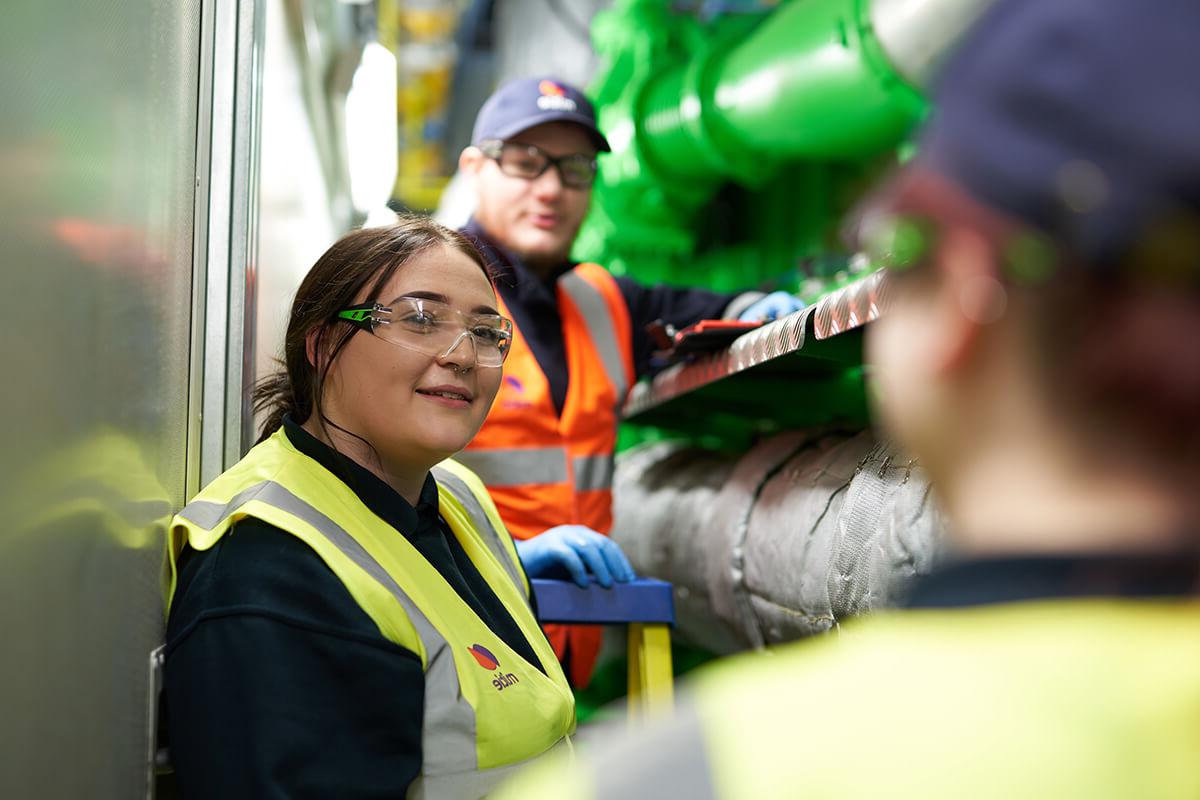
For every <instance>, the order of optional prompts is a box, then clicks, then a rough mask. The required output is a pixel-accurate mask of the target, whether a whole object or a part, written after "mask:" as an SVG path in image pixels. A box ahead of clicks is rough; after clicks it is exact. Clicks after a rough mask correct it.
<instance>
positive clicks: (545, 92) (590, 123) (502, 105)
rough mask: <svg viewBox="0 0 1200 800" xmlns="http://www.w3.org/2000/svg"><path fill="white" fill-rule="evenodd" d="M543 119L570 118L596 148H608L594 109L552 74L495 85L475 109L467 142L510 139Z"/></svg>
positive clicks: (548, 120) (576, 92)
mask: <svg viewBox="0 0 1200 800" xmlns="http://www.w3.org/2000/svg"><path fill="white" fill-rule="evenodd" d="M547 122H573V123H575V124H576V125H579V126H580V127H582V128H583V129H584V130H585V131H587V134H588V136H590V137H591V139H592V141H593V142H594V143H595V145H596V149H597V150H599V151H601V152H604V153H607V152H610V151H611V150H612V148H611V147H609V146H608V140H607V139H605V138H604V134H602V133H601V132H600V129H599V128H597V127H596V111H595V109H594V108H592V104H591V103H590V102H588V99H587V98H586V97H584V96H583V92H581V91H579V90H578V89H576V88H575V87H574V86H571V85H570V84H567V83H563V82H561V81H557V80H555V79H553V78H522V79H519V80H515V81H509V82H508V83H506V84H504V85H503V86H501V87H500V88H499V89H497V90H496V91H495V92H494V93H493V94H492V96H491V97H489V98H488V99H487V102H485V103H484V104H483V108H481V109H479V116H477V117H476V118H475V130H474V132H473V133H472V134H471V142H472V144H480V143H481V142H484V141H487V140H489V139H501V140H503V139H510V138H512V137H513V136H516V135H517V134H518V133H521V132H522V131H526V130H529V129H530V128H532V127H534V126H535V125H543V124H545V123H547Z"/></svg>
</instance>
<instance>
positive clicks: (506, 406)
mask: <svg viewBox="0 0 1200 800" xmlns="http://www.w3.org/2000/svg"><path fill="white" fill-rule="evenodd" d="M471 142H472V145H471V146H470V147H468V148H466V149H465V150H464V151H463V153H462V155H461V156H460V158H459V168H460V170H461V171H462V173H463V174H464V175H465V176H466V178H467V180H468V181H469V183H470V184H471V188H472V191H473V193H474V196H475V200H476V203H477V205H476V210H475V214H474V216H473V217H472V219H471V221H470V222H469V223H468V225H467V226H466V228H465V232H466V233H467V234H468V235H470V236H472V237H473V238H474V239H475V240H476V241H477V242H479V244H480V247H481V249H482V250H483V251H484V253H485V254H487V256H488V258H489V260H490V261H491V262H492V263H493V264H494V266H495V268H496V270H497V276H496V290H497V293H498V295H499V298H500V309H501V313H502V314H504V315H506V316H508V317H511V318H512V320H513V326H514V330H513V344H512V355H511V356H510V357H509V359H508V362H507V363H506V364H505V366H504V382H503V383H502V384H501V386H500V393H499V395H497V397H496V402H495V404H494V405H493V406H492V410H491V412H490V413H489V414H488V418H487V421H486V422H485V423H484V426H483V428H482V429H481V430H480V432H479V435H478V436H476V437H475V439H474V441H472V443H471V445H470V446H469V447H468V448H467V450H466V451H465V452H463V453H462V455H461V456H460V459H461V460H462V462H463V463H464V464H466V465H467V466H469V467H470V468H471V469H473V470H474V471H475V472H476V473H477V474H478V475H479V477H480V478H482V479H483V482H484V483H485V484H486V485H487V487H488V491H489V492H491V495H492V498H493V499H494V500H495V502H496V505H497V507H499V509H500V515H501V517H503V519H504V524H505V525H507V526H508V529H509V530H510V531H512V534H513V536H514V537H516V538H517V539H520V540H524V546H523V549H522V553H521V557H522V559H528V560H527V561H526V563H537V560H538V558H539V555H540V553H541V552H542V551H544V550H547V551H548V550H549V549H550V548H551V547H555V546H556V545H555V543H554V539H553V538H548V537H547V536H546V534H547V533H550V534H553V536H557V537H563V536H566V537H567V538H566V541H570V542H579V543H581V544H587V543H592V544H593V545H595V543H597V542H599V541H601V540H602V537H601V536H600V535H601V534H608V532H609V528H610V527H611V525H612V477H613V453H614V451H615V449H616V445H617V425H618V423H619V421H620V413H621V407H622V406H623V405H624V402H625V396H626V393H627V392H628V391H629V388H630V387H631V386H632V385H633V383H634V381H636V380H637V379H638V378H639V377H641V376H642V375H645V374H646V372H647V371H648V369H649V361H650V354H651V350H652V349H653V341H652V339H651V336H650V334H649V333H647V331H646V326H647V325H649V324H650V323H652V322H655V321H658V320H662V321H664V322H667V323H670V324H671V325H673V326H675V327H676V328H684V327H687V326H688V325H691V324H693V323H695V322H698V321H700V320H703V319H721V318H725V319H738V318H740V319H743V320H755V321H757V320H768V319H774V318H776V317H781V316H784V315H786V314H790V313H791V312H793V311H798V310H799V309H801V308H802V307H803V303H802V302H801V301H800V300H798V299H797V298H795V297H792V296H791V295H790V294H788V293H786V292H774V293H772V294H769V295H765V296H764V295H763V294H762V293H760V292H745V293H742V294H736V295H734V294H718V293H716V292H710V291H705V290H703V289H683V288H677V287H670V286H643V285H641V284H639V283H637V282H636V281H634V280H632V279H631V278H628V277H624V276H622V277H614V276H613V275H610V274H609V272H608V271H607V270H606V269H604V267H602V266H601V265H599V264H586V263H584V264H580V263H577V262H574V261H572V260H571V259H570V252H571V246H572V245H573V244H574V242H575V236H576V234H578V233H579V227H580V225H581V224H582V223H583V219H584V217H585V216H586V215H587V212H588V205H589V203H590V202H591V197H592V184H593V182H594V181H595V179H596V174H597V170H598V164H597V155H598V154H599V153H602V152H607V151H608V150H609V144H608V141H607V140H606V139H605V138H604V135H603V134H602V133H601V132H600V130H599V129H598V128H597V127H596V116H595V112H594V111H593V109H592V105H591V103H589V102H588V100H587V98H586V97H584V96H583V93H582V92H580V91H579V90H578V89H576V88H575V87H573V86H570V85H568V84H565V83H562V82H560V81H557V80H554V79H551V78H543V79H536V78H532V79H523V80H516V81H510V82H509V83H506V84H504V85H503V86H501V87H500V88H499V89H497V90H496V92H495V93H494V94H493V95H492V96H491V97H490V98H488V100H487V102H486V103H484V105H483V107H482V108H481V109H480V111H479V115H478V117H477V119H476V121H475V128H474V131H473V133H472V138H471ZM610 544H611V543H610ZM596 574H597V577H598V578H599V580H600V583H601V584H602V585H609V584H610V583H611V581H609V580H607V578H608V576H607V575H606V574H605V573H603V572H599V571H597V573H596ZM630 577H632V575H631V574H630ZM613 578H614V579H615V580H624V579H625V578H623V577H622V576H621V575H620V574H619V573H614V575H613ZM546 633H547V635H548V636H549V637H550V641H551V643H553V645H554V649H555V652H556V653H557V654H558V656H559V658H560V659H562V660H563V664H564V665H565V666H566V668H567V676H568V678H570V680H571V683H572V685H573V686H575V687H578V688H582V687H585V686H586V685H587V684H588V681H589V678H590V676H591V672H592V667H593V664H594V663H595V660H596V654H597V652H598V650H599V646H600V636H601V630H600V628H599V627H598V626H595V625H582V626H563V625H548V626H546Z"/></svg>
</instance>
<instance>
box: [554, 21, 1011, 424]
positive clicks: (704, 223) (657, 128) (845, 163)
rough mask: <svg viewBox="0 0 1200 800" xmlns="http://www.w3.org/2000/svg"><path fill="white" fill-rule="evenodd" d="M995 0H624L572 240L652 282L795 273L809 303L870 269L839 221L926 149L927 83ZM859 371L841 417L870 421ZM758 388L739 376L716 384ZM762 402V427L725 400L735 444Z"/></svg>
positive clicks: (605, 31)
mask: <svg viewBox="0 0 1200 800" xmlns="http://www.w3.org/2000/svg"><path fill="white" fill-rule="evenodd" d="M987 5H988V0H783V1H782V2H778V3H763V2H757V3H756V2H753V0H749V1H748V0H742V1H741V2H735V1H734V0H726V2H724V3H719V4H718V3H714V2H704V3H700V4H699V8H697V9H693V10H691V11H689V10H687V9H681V8H680V7H679V5H678V4H671V3H670V2H668V0H617V1H616V2H615V3H614V5H613V7H612V8H611V9H609V10H607V11H604V12H601V13H600V14H598V15H597V16H596V18H595V19H594V21H593V25H592V38H593V42H594V46H595V49H596V52H597V53H598V55H599V56H600V57H601V67H600V70H599V71H598V73H597V75H596V76H595V78H594V80H593V82H592V86H591V92H590V93H591V95H592V97H593V99H594V100H595V101H596V105H597V109H598V113H599V117H600V126H601V128H602V129H603V130H604V131H605V133H606V135H607V136H608V139H609V141H610V142H611V144H612V146H613V152H612V153H611V154H609V155H606V156H603V157H602V161H601V171H600V178H599V181H598V183H597V185H596V189H595V192H594V199H593V205H592V213H591V214H590V215H589V217H588V220H587V222H586V223H585V226H584V229H583V230H582V232H581V235H580V237H579V239H578V241H577V244H576V250H575V253H574V255H575V257H577V258H579V259H581V260H590V261H596V262H599V263H601V264H604V265H606V266H608V267H609V268H610V269H611V270H612V271H613V272H615V273H616V274H629V275H632V276H634V277H636V278H638V279H639V280H642V281H644V282H651V283H652V282H666V283H674V284H682V285H687V284H691V285H704V286H707V287H710V288H713V289H717V290H723V291H733V290H737V289H746V288H758V289H767V290H770V289H786V290H789V291H793V292H798V293H799V294H800V295H801V296H802V297H804V298H805V300H806V301H808V302H809V303H812V302H814V301H816V300H817V299H818V298H820V297H821V296H823V295H825V294H827V293H828V292H830V291H832V290H834V289H836V288H838V287H839V286H841V285H842V284H845V283H847V282H850V281H852V280H854V279H856V278H858V277H861V275H860V274H856V272H857V273H861V271H862V269H863V268H865V267H869V265H863V264H861V263H860V262H857V261H854V260H853V259H851V258H850V255H851V254H850V252H849V249H848V248H847V247H846V245H845V244H844V243H843V242H842V241H841V240H840V236H839V234H840V230H839V227H840V222H841V220H842V219H843V218H844V216H845V214H846V211H847V210H848V209H849V208H851V207H852V205H853V203H854V201H855V200H856V199H857V198H858V197H859V196H860V195H861V193H862V190H863V189H864V188H866V186H868V185H869V184H870V182H871V181H872V180H874V179H876V178H878V177H879V176H880V175H881V174H882V173H883V172H884V171H886V169H887V168H889V167H890V166H892V165H894V164H895V163H896V162H897V160H898V159H900V158H902V157H903V155H904V154H905V152H906V151H907V150H908V149H911V147H910V144H909V143H910V134H911V132H912V131H913V130H914V128H915V126H916V124H917V123H918V122H919V121H920V120H921V119H922V118H923V116H924V115H925V114H926V113H927V111H928V104H927V102H926V100H925V98H924V96H923V95H922V92H921V87H923V86H924V85H926V84H927V83H928V80H929V76H930V74H931V73H932V71H933V70H934V68H935V67H936V66H937V64H938V62H939V61H940V58H941V56H943V55H944V54H945V53H946V52H947V51H948V50H949V49H950V48H951V47H952V46H953V43H954V42H955V41H956V40H957V39H958V38H959V37H960V36H961V34H962V32H963V31H964V30H965V29H966V28H967V27H968V26H969V25H970V24H971V23H972V22H973V21H974V20H975V19H976V18H977V17H978V16H979V14H980V13H982V11H983V10H984V9H985V8H986V7H987ZM855 267H857V269H855ZM851 361H853V359H851ZM860 373H861V370H858V369H856V365H854V366H851V367H850V369H849V371H848V372H846V373H845V374H843V375H841V376H838V377H837V378H835V379H834V381H833V383H832V384H828V385H830V386H835V387H836V388H835V389H833V390H831V393H828V394H829V397H828V402H825V403H824V405H825V406H827V407H828V412H829V413H828V414H826V416H829V417H836V416H838V415H839V414H840V415H841V417H842V418H849V419H853V420H860V421H861V420H862V417H863V415H864V413H865V404H864V403H863V402H862V401H861V397H862V391H861V381H860V378H859V375H860ZM775 378H776V381H777V382H778V379H779V376H778V375H776V376H775ZM740 381H741V379H739V382H740ZM848 384H849V385H850V388H849V389H847V385H848ZM746 388H747V387H745V386H742V385H735V386H730V385H728V382H726V385H725V386H724V387H723V388H722V389H721V390H720V392H717V393H716V394H715V396H713V397H711V398H706V399H712V400H716V401H717V402H716V404H715V405H720V401H721V399H722V398H724V397H728V396H730V394H731V393H733V394H737V393H741V394H746V393H747V392H746V391H745V389H746ZM760 388H761V389H763V391H762V392H759V394H762V395H763V396H764V397H767V396H779V393H778V392H775V391H771V390H770V389H769V387H767V386H760ZM817 394H818V395H819V394H820V392H818V393H817ZM847 396H852V397H856V398H858V399H857V401H856V402H853V403H851V404H850V406H849V407H848V406H847V405H846V402H845V401H846V398H847ZM813 402H814V403H816V404H817V405H820V404H822V401H821V399H820V397H813ZM764 403H765V405H764V406H763V407H762V409H761V413H760V414H759V415H758V416H759V420H758V423H754V424H751V426H750V429H748V428H747V427H746V426H745V425H741V424H740V423H738V422H737V420H736V419H733V417H739V418H741V417H745V416H746V415H745V414H744V413H739V414H736V415H730V414H727V415H726V419H725V420H724V421H723V422H718V424H717V432H718V437H717V438H718V439H725V440H726V441H725V442H724V444H725V446H735V447H736V446H738V444H739V443H744V442H745V435H746V434H747V433H755V432H759V433H761V432H763V426H762V425H761V424H760V423H762V422H763V421H766V422H767V427H766V429H767V430H769V429H770V420H771V419H772V418H777V417H778V416H779V415H778V414H776V413H775V412H776V411H777V410H778V409H779V405H780V403H779V402H778V401H774V402H773V401H764ZM708 405H710V406H711V405H714V404H713V403H709V404H708ZM673 416H674V418H675V419H677V420H679V422H680V424H678V425H676V426H675V427H676V428H677V429H678V428H683V429H686V430H692V431H694V430H704V431H706V432H709V433H711V432H713V431H714V427H713V419H712V415H711V414H708V415H706V416H705V418H704V419H703V422H700V421H699V419H698V418H696V417H689V415H687V414H684V415H682V416H680V415H673ZM688 419H691V420H692V422H690V423H689V422H688V421H687V420H688ZM637 421H642V420H636V419H635V422H637ZM645 421H646V422H650V421H651V420H645ZM814 421H816V419H815V418H814ZM786 424H787V423H785V426H786ZM792 424H794V423H792ZM755 425H757V428H756V427H755ZM645 436H646V434H645V432H642V433H641V434H637V435H632V436H628V435H627V436H626V437H625V439H624V441H625V442H626V443H629V442H632V441H636V440H638V439H641V438H645Z"/></svg>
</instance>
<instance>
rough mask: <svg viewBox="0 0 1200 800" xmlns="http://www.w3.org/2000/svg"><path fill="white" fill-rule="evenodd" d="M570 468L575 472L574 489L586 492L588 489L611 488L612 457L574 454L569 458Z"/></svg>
mask: <svg viewBox="0 0 1200 800" xmlns="http://www.w3.org/2000/svg"><path fill="white" fill-rule="evenodd" d="M571 468H572V469H573V470H574V472H575V490H576V491H579V492H586V491H588V490H589V489H611V488H612V482H613V457H612V456H611V455H603V456H575V458H573V459H571Z"/></svg>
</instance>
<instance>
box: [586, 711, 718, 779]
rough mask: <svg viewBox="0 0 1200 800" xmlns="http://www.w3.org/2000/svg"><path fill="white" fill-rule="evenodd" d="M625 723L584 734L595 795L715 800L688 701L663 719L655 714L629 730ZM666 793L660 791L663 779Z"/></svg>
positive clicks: (702, 744)
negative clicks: (638, 727) (667, 781)
mask: <svg viewBox="0 0 1200 800" xmlns="http://www.w3.org/2000/svg"><path fill="white" fill-rule="evenodd" d="M627 726H628V723H627V722H624V721H621V722H620V723H616V722H614V723H609V730H608V735H607V736H604V733H605V731H604V729H603V728H601V729H597V730H594V731H593V732H592V733H591V734H589V738H588V740H587V744H588V745H590V746H589V747H587V759H586V761H587V763H588V764H589V765H590V766H591V767H592V769H591V770H590V771H591V772H592V776H593V778H594V780H595V782H594V784H593V785H594V787H595V794H594V796H595V797H620V798H622V800H662V798H664V797H686V798H688V800H715V799H716V796H717V792H716V788H715V787H714V786H713V780H712V765H711V764H710V763H709V760H708V747H707V745H706V743H705V741H704V732H703V730H702V727H701V720H700V718H699V717H698V716H697V714H696V711H695V708H694V707H693V706H692V705H691V704H689V703H681V704H679V705H677V706H676V708H675V710H674V712H673V713H672V715H671V716H669V717H656V718H653V719H652V720H651V721H649V722H648V723H647V724H646V726H645V727H644V728H643V729H642V730H640V731H636V732H633V733H630V732H629V730H628V727H627ZM665 776H670V781H671V783H670V787H671V788H670V791H669V792H667V793H666V794H665V795H664V793H663V785H664V784H663V778H664V777H665Z"/></svg>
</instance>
